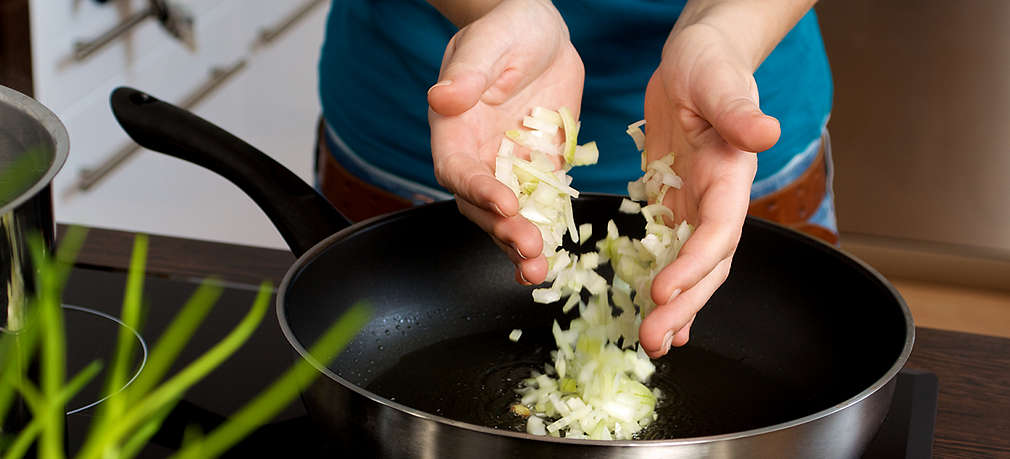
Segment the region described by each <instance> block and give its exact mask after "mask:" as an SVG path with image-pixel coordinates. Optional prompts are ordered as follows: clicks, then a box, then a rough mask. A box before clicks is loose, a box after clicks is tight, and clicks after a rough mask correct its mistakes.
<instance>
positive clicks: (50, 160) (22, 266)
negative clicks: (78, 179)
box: [0, 86, 70, 332]
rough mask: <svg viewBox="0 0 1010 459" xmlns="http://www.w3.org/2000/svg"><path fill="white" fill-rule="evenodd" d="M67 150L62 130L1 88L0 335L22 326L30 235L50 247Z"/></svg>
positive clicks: (33, 104) (29, 279) (49, 115)
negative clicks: (55, 192) (56, 180)
mask: <svg viewBox="0 0 1010 459" xmlns="http://www.w3.org/2000/svg"><path fill="white" fill-rule="evenodd" d="M69 150H70V141H69V139H68V137H67V130H66V128H64V127H63V124H62V123H60V120H59V119H57V118H56V115H54V114H53V112H51V111H49V109H47V108H46V107H44V106H43V105H42V104H41V103H39V102H38V101H36V100H35V99H32V98H30V97H28V96H26V95H24V94H21V93H19V92H17V91H14V90H13V89H9V88H6V87H3V86H0V304H2V305H3V307H2V308H0V331H3V332H16V331H18V330H19V329H20V328H21V327H23V326H24V314H25V306H26V299H27V296H28V295H29V294H30V293H31V292H32V288H33V285H34V282H33V280H34V279H33V269H32V268H31V262H30V261H31V260H30V258H31V257H30V255H29V250H28V237H29V235H31V234H39V235H41V236H42V239H43V240H44V242H45V244H46V247H47V248H50V247H52V245H53V240H54V237H55V232H56V227H55V222H54V220H53V198H52V188H51V186H50V184H51V182H52V180H53V177H55V176H56V173H57V172H59V170H60V168H62V167H63V163H64V162H66V160H67V154H68V153H69Z"/></svg>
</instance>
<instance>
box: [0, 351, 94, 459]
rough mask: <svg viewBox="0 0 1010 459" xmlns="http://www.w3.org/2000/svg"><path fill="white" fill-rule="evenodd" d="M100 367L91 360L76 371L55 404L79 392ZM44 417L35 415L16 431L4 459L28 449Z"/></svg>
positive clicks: (17, 455)
mask: <svg viewBox="0 0 1010 459" xmlns="http://www.w3.org/2000/svg"><path fill="white" fill-rule="evenodd" d="M101 369H102V364H101V363H99V362H91V364H90V365H88V366H87V367H84V369H83V370H81V371H80V372H78V373H77V375H76V376H74V377H73V378H72V379H71V380H70V382H68V383H67V385H66V387H64V388H63V390H62V391H60V396H59V398H57V399H56V403H55V405H56V406H57V407H60V408H62V407H63V406H64V405H66V404H67V402H69V401H70V399H71V398H72V397H73V396H74V395H76V394H77V393H78V392H80V391H81V389H83V388H84V386H85V385H86V384H87V383H88V382H90V381H91V380H92V379H94V377H95V376H96V375H98V372H99V371H101ZM34 402H35V403H41V404H43V405H45V403H43V401H42V400H35V401H34ZM47 408H48V407H37V409H42V410H45V409H47ZM46 419H49V418H48V417H35V418H34V419H32V422H30V423H29V424H28V425H27V426H25V428H24V429H22V430H21V432H20V433H18V436H17V438H16V439H15V440H14V442H13V443H12V444H11V445H10V448H9V449H8V450H7V453H6V454H5V455H4V459H16V458H19V457H22V456H24V454H25V452H26V451H28V447H30V446H31V444H32V441H33V440H35V437H36V436H37V435H38V434H39V432H40V431H41V430H42V429H43V423H44V422H45V420H46ZM61 421H62V420H61Z"/></svg>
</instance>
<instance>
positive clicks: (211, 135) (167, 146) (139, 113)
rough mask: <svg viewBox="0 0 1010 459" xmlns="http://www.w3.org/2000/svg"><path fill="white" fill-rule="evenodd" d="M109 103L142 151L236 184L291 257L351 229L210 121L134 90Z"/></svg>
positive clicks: (295, 180) (301, 185)
mask: <svg viewBox="0 0 1010 459" xmlns="http://www.w3.org/2000/svg"><path fill="white" fill-rule="evenodd" d="M110 103H111V105H112V113H113V114H114V115H115V117H116V121H118V122H119V124H120V126H122V127H123V130H125V131H126V133H127V134H129V135H130V137H131V138H133V140H134V141H136V142H137V143H138V144H140V145H141V146H143V147H144V148H147V149H150V150H154V151H157V152H159V153H164V154H166V155H169V156H174V157H176V158H179V159H182V160H185V161H189V162H191V163H194V164H197V165H200V166H203V167H205V168H207V169H210V170H211V171H213V172H214V173H217V174H218V175H220V176H222V177H224V178H226V179H228V180H230V181H231V182H232V183H234V184H235V185H238V187H239V188H241V189H242V191H244V192H245V193H246V194H247V195H249V197H250V198H252V199H253V201H255V202H256V204H257V205H258V206H259V207H260V209H262V210H263V212H264V213H266V214H267V217H269V218H270V221H272V222H273V224H274V226H275V227H276V228H277V230H278V231H280V233H281V236H282V237H283V238H284V241H285V242H287V244H288V247H290V248H291V251H292V252H294V254H295V256H299V257H300V256H301V255H302V254H304V253H305V252H306V251H307V250H309V249H310V248H312V246H314V245H316V243H318V242H319V241H322V240H323V239H325V238H327V237H328V236H330V235H331V234H333V233H336V232H337V231H340V230H342V229H344V228H346V227H348V226H350V225H351V222H350V221H348V220H347V218H345V217H344V216H343V215H341V214H340V212H338V211H337V210H336V209H334V208H333V206H332V205H330V203H329V201H327V200H326V199H325V198H323V197H322V195H320V194H319V193H318V192H317V191H316V190H315V189H313V188H312V187H311V186H309V185H308V184H307V183H305V182H304V181H303V180H302V179H301V178H299V177H298V176H297V175H295V174H294V173H293V172H291V171H290V170H288V169H287V168H285V167H284V166H283V165H281V164H280V163H278V162H277V161H274V160H273V159H272V158H270V157H269V156H267V155H266V154H264V153H263V152H261V151H259V150H257V149H256V148H255V147H253V146H252V145H249V144H248V143H246V142H244V141H242V140H241V139H239V138H237V137H235V136H234V135H232V134H230V133H228V132H227V131H225V130H224V129H221V128H220V127H217V126H215V125H214V124H212V123H210V122H209V121H207V120H205V119H203V118H200V117H199V116H196V115H194V114H193V113H191V112H188V111H186V110H183V109H181V108H179V107H176V106H174V105H172V104H169V103H167V102H163V101H161V100H158V99H156V98H154V97H152V96H150V95H148V94H146V93H144V92H141V91H138V90H136V89H133V88H127V87H120V88H116V89H115V90H114V91H112V96H111V97H110Z"/></svg>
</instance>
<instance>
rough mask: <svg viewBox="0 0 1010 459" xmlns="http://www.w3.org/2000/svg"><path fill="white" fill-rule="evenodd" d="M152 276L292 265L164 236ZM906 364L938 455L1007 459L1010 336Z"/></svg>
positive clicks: (95, 258) (125, 239)
mask: <svg viewBox="0 0 1010 459" xmlns="http://www.w3.org/2000/svg"><path fill="white" fill-rule="evenodd" d="M132 238H133V234H131V233H126V232H120V231H109V230H100V229H93V230H91V231H90V232H89V234H88V239H87V242H86V244H85V246H84V248H83V250H82V251H81V255H80V257H79V259H78V265H80V266H83V267H94V268H100V269H111V270H125V268H126V266H127V264H128V263H129V255H130V249H131V246H132ZM148 250H149V258H148V268H147V269H148V273H149V274H150V275H155V276H163V277H168V278H202V277H205V276H208V275H211V274H213V275H217V276H219V277H221V278H223V279H225V280H227V281H231V282H238V283H248V284H250V285H255V284H258V283H259V282H261V281H263V280H271V281H273V282H274V285H277V284H279V283H280V280H281V278H282V277H283V276H284V273H285V272H286V271H287V268H288V267H289V266H290V265H291V264H292V263H293V262H294V260H295V258H294V256H292V255H291V253H289V252H287V251H282V250H272V249H263V248H254V247H246V246H239V245H232V244H222V243H212V242H205V241H195V240H189V239H179V238H171V237H164V236H152V237H151V238H150V246H149V249H148ZM907 366H908V367H909V368H916V369H922V370H928V371H931V372H933V373H935V374H936V375H937V378H938V379H939V383H940V395H939V402H938V408H937V418H936V434H935V440H934V444H933V452H934V454H935V455H937V456H940V457H978V456H1010V339H1007V338H999V337H992V336H984V335H976V334H970V333H961V332H953V331H945V330H937V329H932V328H922V327H917V328H916V337H915V347H914V349H913V351H912V356H911V358H910V359H909V361H908V364H907Z"/></svg>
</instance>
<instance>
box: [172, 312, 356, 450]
mask: <svg viewBox="0 0 1010 459" xmlns="http://www.w3.org/2000/svg"><path fill="white" fill-rule="evenodd" d="M370 317H371V309H370V308H369V307H368V306H365V305H362V304H356V305H354V306H352V307H351V308H350V309H349V310H348V311H347V312H346V313H344V315H343V316H342V317H341V318H340V320H339V321H338V322H337V323H336V324H334V325H332V326H331V327H330V328H329V330H327V331H326V333H325V334H324V335H323V336H322V337H321V338H320V339H319V340H318V341H316V344H314V345H313V346H312V349H311V350H310V351H309V355H311V356H312V357H313V358H314V359H315V360H316V361H317V362H322V364H325V362H329V361H330V360H332V359H333V358H334V357H336V355H337V354H338V353H339V352H340V351H341V350H342V349H343V348H344V346H346V345H347V343H349V342H350V341H351V339H353V338H354V336H355V335H357V333H358V331H359V330H361V328H362V327H363V326H364V325H365V324H366V323H368V320H369V318H370ZM318 375H319V372H318V371H317V370H316V368H315V367H314V366H313V365H312V364H311V363H309V362H308V361H306V360H305V359H299V360H298V362H297V363H295V365H294V366H292V367H291V368H290V369H289V370H288V371H287V372H285V373H284V375H283V376H281V378H280V379H278V380H277V381H275V382H274V383H273V384H271V385H270V387H269V388H268V389H267V390H266V391H264V392H262V393H261V394H260V395H258V396H257V397H256V398H254V399H253V400H252V401H250V402H249V403H247V404H246V405H245V406H244V407H242V408H241V409H240V410H239V411H238V412H237V413H235V415H234V416H232V418H231V419H230V420H228V421H227V422H225V423H224V424H222V425H221V426H220V427H218V428H217V429H215V430H214V431H213V432H212V433H211V434H210V435H208V436H207V437H206V438H204V439H203V440H202V441H200V442H197V443H194V444H192V445H189V446H187V447H186V448H184V449H183V450H182V451H180V452H179V453H178V454H177V455H175V456H174V457H176V458H185V459H189V458H204V457H216V456H218V455H220V454H221V453H223V452H225V451H226V450H227V449H228V448H230V447H232V446H234V445H235V443H236V442H238V441H239V440H240V439H242V438H243V437H245V436H246V435H248V434H249V432H251V431H252V430H253V429H255V428H256V427H259V426H260V425H262V424H263V423H265V422H266V421H268V420H270V419H271V418H273V417H274V416H275V415H276V414H277V413H278V412H280V410H282V409H284V407H285V406H287V405H288V404H289V403H290V402H291V400H292V399H294V398H295V397H296V396H298V394H299V393H300V392H301V391H302V390H303V389H305V387H307V386H308V385H309V384H310V383H311V382H312V381H313V380H314V379H315V377H316V376H318Z"/></svg>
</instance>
